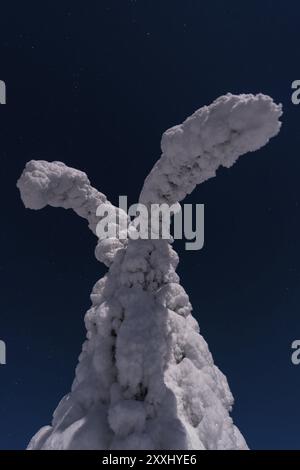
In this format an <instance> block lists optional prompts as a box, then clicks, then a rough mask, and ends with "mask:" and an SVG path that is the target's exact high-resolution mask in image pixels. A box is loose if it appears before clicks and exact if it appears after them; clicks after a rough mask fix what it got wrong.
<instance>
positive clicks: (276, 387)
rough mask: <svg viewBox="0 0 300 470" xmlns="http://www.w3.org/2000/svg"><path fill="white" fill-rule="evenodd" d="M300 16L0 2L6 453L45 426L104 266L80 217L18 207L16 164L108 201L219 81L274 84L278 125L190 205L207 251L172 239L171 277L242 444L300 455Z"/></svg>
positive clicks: (177, 5) (243, 7) (128, 187)
mask: <svg viewBox="0 0 300 470" xmlns="http://www.w3.org/2000/svg"><path fill="white" fill-rule="evenodd" d="M299 13H300V7H299V3H298V2H296V1H292V0H291V1H289V2H278V1H275V0H273V1H271V0H264V1H263V2H261V1H258V0H252V1H251V2H250V1H249V0H248V1H244V2H237V1H233V0H227V1H226V2H225V1H221V0H210V1H209V2H201V1H200V0H185V1H183V0H181V1H179V0H164V1H163V2H159V1H154V0H152V1H151V0H136V1H128V0H118V1H117V0H107V1H104V0H102V1H90V2H83V1H78V0H77V1H67V0H61V1H51V2H50V1H44V2H30V1H29V2H21V1H19V2H14V1H12V2H10V3H8V2H6V3H5V4H2V5H1V15H0V79H2V80H5V81H6V84H7V93H8V94H7V105H6V106H1V107H0V161H1V186H0V191H1V202H2V203H1V220H2V223H1V229H0V242H1V245H0V246H1V258H0V280H1V284H0V285H1V297H0V299H1V300H0V306H1V307H0V339H2V340H5V341H6V343H7V362H8V363H7V365H6V366H0V394H1V396H0V398H1V399H0V448H2V449H20V448H24V447H25V446H26V444H27V443H28V440H29V439H30V437H31V436H32V435H33V434H34V433H35V432H36V431H37V430H38V429H39V428H40V427H41V426H42V425H44V424H48V423H49V422H50V420H51V414H52V412H53V410H54V409H55V407H56V405H57V403H58V401H59V400H60V398H62V396H63V395H64V394H65V393H66V392H67V391H68V390H69V388H70V385H71V382H72V379H73V375H74V368H75V365H76V362H77V357H78V355H79V352H80V348H81V343H82V341H83V339H84V336H85V331H84V326H83V315H84V313H85V311H86V310H87V308H88V307H89V293H90V291H91V288H92V286H93V284H94V283H95V282H96V280H97V279H98V278H99V277H101V276H102V275H103V273H104V272H105V269H104V267H103V266H102V265H100V264H99V263H97V262H96V260H95V258H94V255H93V251H94V247H95V239H94V237H93V235H92V234H91V233H89V231H88V229H87V226H86V224H85V222H84V221H83V220H80V219H79V218H78V217H76V216H75V215H73V214H72V213H69V212H67V211H63V210H59V209H51V208H47V209H45V210H43V211H41V212H31V211H25V209H24V208H23V206H22V203H21V201H20V198H19V194H18V191H17V189H16V187H15V185H16V181H17V179H18V177H19V175H20V173H21V171H22V169H23V167H24V165H25V163H26V161H28V160H30V159H33V158H34V159H47V160H62V161H64V162H65V163H66V164H68V165H70V166H74V167H76V168H79V169H82V170H84V171H86V172H87V174H88V175H89V177H90V179H91V181H92V183H93V185H94V186H95V187H97V188H98V189H99V190H100V191H102V192H104V193H105V194H107V196H108V198H109V199H110V200H111V201H112V202H113V203H117V201H118V195H119V194H127V195H128V196H129V201H130V203H134V202H136V201H137V199H138V195H139V191H140V189H141V186H142V183H143V180H144V177H145V176H146V175H147V173H148V172H149V170H150V169H151V167H152V166H153V164H154V162H155V161H156V160H157V158H158V157H159V155H160V146H159V144H160V137H161V134H162V132H163V131H164V130H165V129H167V128H168V127H170V126H172V125H174V124H177V123H179V122H181V121H182V120H183V119H184V118H185V117H186V116H188V115H189V114H191V113H192V112H193V111H194V110H195V109H196V108H198V107H200V106H202V105H204V104H209V103H210V102H211V101H212V100H214V99H215V98H216V97H218V96H219V95H222V94H224V93H226V92H228V91H230V92H233V93H241V92H253V93H256V92H263V93H267V94H269V95H271V96H272V97H273V98H274V99H275V100H276V101H279V102H282V103H283V106H284V116H283V123H284V124H283V127H282V131H281V133H280V135H279V136H278V137H277V138H276V139H273V140H272V142H271V143H270V144H269V145H268V146H267V147H265V148H264V149H262V150H260V151H259V152H256V153H254V154H251V155H248V156H247V157H244V158H242V159H241V160H240V161H239V162H238V163H237V164H236V165H235V166H234V167H233V168H231V169H230V170H221V171H220V172H219V176H218V178H215V179H213V180H211V181H209V182H207V183H205V184H204V185H202V186H200V187H198V188H197V189H196V190H195V191H194V192H193V194H192V195H191V196H189V197H188V198H187V199H186V202H190V203H204V204H205V217H206V218H205V247H204V249H203V250H201V251H199V252H186V251H185V250H184V246H183V243H180V242H177V243H176V244H175V248H176V249H177V250H178V251H179V253H180V256H181V262H180V266H179V274H180V276H181V280H182V284H183V285H184V286H185V288H186V290H187V292H188V293H189V295H190V299H191V302H192V304H193V306H194V314H195V316H196V317H197V319H198V321H199V323H200V328H201V332H202V334H203V336H204V337H205V338H206V340H207V341H208V343H209V346H210V349H211V351H212V353H213V356H214V359H215V362H216V363H217V364H218V366H219V367H220V368H221V370H222V371H223V372H224V373H225V374H226V375H227V377H228V380H229V383H230V386H231V389H232V392H233V394H234V396H235V398H236V403H235V407H234V412H233V418H234V420H235V422H236V424H237V425H238V426H239V427H240V429H241V431H242V433H243V434H244V436H245V438H246V440H247V442H248V444H249V446H250V447H251V448H255V449H261V448H269V449H287V448H298V449H299V448H300V443H299V420H300V407H299V400H298V397H299V386H300V366H298V367H297V366H293V365H292V363H291V360H290V356H291V347H290V346H291V343H292V341H293V340H294V339H299V338H300V320H299V306H300V289H299V287H300V219H299V215H300V214H299V210H300V185H299V179H300V160H299V145H300V134H299V127H300V106H299V107H297V106H294V105H293V104H292V103H291V99H290V97H291V83H292V81H293V80H295V79H300V71H299V48H298V42H299Z"/></svg>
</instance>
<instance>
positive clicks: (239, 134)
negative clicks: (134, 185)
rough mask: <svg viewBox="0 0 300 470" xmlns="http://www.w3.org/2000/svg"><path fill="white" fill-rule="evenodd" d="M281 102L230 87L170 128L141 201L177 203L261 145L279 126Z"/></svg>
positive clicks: (146, 181)
mask: <svg viewBox="0 0 300 470" xmlns="http://www.w3.org/2000/svg"><path fill="white" fill-rule="evenodd" d="M281 114H282V109H281V105H276V104H275V103H274V102H273V100H272V98H270V97H269V96H266V95H262V94H258V95H252V94H242V95H232V94H230V93H228V94H227V95H225V96H222V97H220V98H218V99H217V100H216V101H214V102H213V103H212V104H211V105H210V106H204V107H203V108H200V109H198V110H197V111H196V112H195V113H194V114H192V116H190V117H188V118H187V119H186V120H185V121H184V122H183V123H182V124H180V125H178V126H175V127H172V128H171V129H169V130H167V131H166V132H165V133H164V134H163V136H162V141H161V148H162V152H163V153H162V156H161V158H160V160H159V161H158V162H157V163H156V165H155V166H154V167H153V169H152V171H151V172H150V174H149V175H148V177H147V178H146V180H145V183H144V186H143V189H142V192H141V195H140V202H142V203H144V204H150V203H168V204H173V203H175V202H178V201H181V200H182V199H184V198H185V196H186V195H187V194H189V193H191V192H192V191H193V189H194V188H195V186H196V185H197V184H200V183H202V182H203V181H206V180H207V179H209V178H212V177H214V176H215V175H216V170H217V169H218V167H219V166H224V167H227V168H228V167H230V166H231V165H233V164H234V163H235V162H236V161H237V159H238V158H239V157H240V156H241V155H244V154H245V153H247V152H253V151H255V150H258V149H259V148H261V147H263V146H264V145H265V144H267V142H268V141H269V140H270V138H272V137H274V136H275V135H276V134H277V133H278V132H279V130H280V126H281V122H280V121H279V118H280V116H281Z"/></svg>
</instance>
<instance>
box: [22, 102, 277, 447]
mask: <svg viewBox="0 0 300 470" xmlns="http://www.w3.org/2000/svg"><path fill="white" fill-rule="evenodd" d="M281 114H282V112H281V106H280V105H276V104H275V103H274V102H273V100H272V99H271V98H269V97H268V96H264V95H262V94H259V95H256V96H254V95H238V96H235V95H231V94H227V95H226V96H223V97H221V98H219V99H217V100H216V101H215V102H214V103H213V104H211V105H210V106H204V107H203V108H201V109H199V110H198V111H196V112H195V113H194V114H193V115H192V116H191V117H189V118H188V119H187V120H186V121H184V123H183V124H181V125H179V126H175V127H173V128H171V129H169V130H168V131H166V132H165V133H164V134H163V137H162V156H161V158H160V160H159V161H158V162H157V164H156V165H155V166H154V168H153V170H152V171H151V173H150V174H149V176H148V177H147V178H146V181H145V184H144V187H143V189H142V192H141V196H140V201H141V202H143V203H146V204H151V203H161V202H166V203H168V204H172V203H174V202H177V201H180V200H182V199H183V198H184V197H185V195H186V194H188V193H190V192H191V191H192V190H193V189H194V187H195V186H196V185H197V184H199V183H202V182H203V181H205V180H207V179H208V178H211V177H213V176H215V172H216V170H217V168H218V167H219V166H221V165H222V166H225V167H229V166H231V165H232V164H233V163H234V162H235V161H236V160H237V159H238V157H239V156H240V155H243V154H245V153H247V152H249V151H254V150H257V149H259V148H260V147H262V146H263V145H265V144H266V143H267V142H268V141H269V139H270V138H271V137H273V136H275V135H276V134H277V133H278V132H279V129H280V124H281V123H280V122H279V117H280V116H281ZM18 187H19V189H20V192H21V197H22V200H23V202H24V204H25V206H26V207H29V208H31V209H41V208H42V207H44V206H46V205H47V204H49V205H51V206H60V207H64V208H66V209H69V208H70V209H73V210H74V211H75V212H76V213H77V214H79V215H80V216H81V217H84V218H86V219H87V220H88V223H89V227H90V228H91V230H92V231H93V232H94V233H95V227H96V224H97V220H98V219H99V218H97V216H96V208H97V206H98V205H99V204H101V203H103V204H108V205H110V203H109V202H108V201H107V200H106V197H105V196H104V195H103V194H101V193H99V192H98V191H97V190H96V189H94V188H92V187H91V185H90V182H89V180H88V178H87V176H86V175H85V174H84V173H82V172H81V171H78V170H74V169H73V168H69V167H67V166H65V165H64V164H63V163H61V162H52V163H48V162H45V161H31V162H29V163H28V164H27V165H26V168H25V170H24V172H23V174H22V176H21V178H20V179H19V181H18ZM110 207H111V205H110ZM115 210H116V211H117V212H118V215H119V219H118V220H120V219H121V218H125V219H127V215H126V214H125V212H123V211H121V210H119V209H118V208H115ZM96 256H97V258H98V259H99V260H100V261H101V262H104V263H105V264H106V265H107V266H108V268H109V269H108V272H107V274H106V275H105V276H104V277H103V278H102V279H100V280H99V281H98V282H97V283H96V284H95V286H94V288H93V290H92V293H91V302H92V305H91V308H90V309H89V310H88V312H87V313H86V315H85V326H86V329H87V339H86V341H85V342H84V344H83V347H82V352H81V354H80V356H79V363H78V366H77V368H76V375H75V379H74V382H73V385H72V390H71V392H70V393H69V394H67V395H66V396H65V397H64V398H63V399H62V400H61V402H60V403H59V405H58V407H57V409H56V410H55V412H54V415H53V421H52V423H51V426H45V427H43V428H42V429H41V430H40V431H39V432H38V433H37V434H36V435H35V436H34V437H33V438H32V440H31V442H30V443H29V446H28V449H147V450H148V449H149V450H150V449H153V450H154V449H155V450H160V449H169V450H174V449H182V450H185V449H247V445H246V442H245V440H244V438H243V437H242V435H241V433H240V432H239V430H238V429H237V427H236V426H235V425H234V424H233V422H232V419H231V417H230V415H229V413H230V411H231V408H232V405H233V398H232V395H231V392H230V390H229V387H228V383H227V380H226V377H225V376H224V375H223V374H222V372H220V370H219V369H218V368H217V367H216V366H215V365H214V362H213V359H212V356H211V354H210V352H209V349H208V346H207V344H206V342H205V340H204V339H203V337H202V336H201V335H200V333H199V327H198V323H197V321H196V320H195V319H194V317H193V316H192V314H191V310H192V307H191V305H190V302H189V298H188V295H187V294H186V293H185V291H184V289H183V288H182V287H181V285H180V282H179V277H178V275H177V274H176V272H175V270H176V266H177V263H178V256H177V254H176V253H175V251H174V250H173V249H172V247H171V243H170V242H169V241H167V240H162V239H161V240H128V241H127V240H118V239H117V238H111V239H103V240H98V245H97V248H96Z"/></svg>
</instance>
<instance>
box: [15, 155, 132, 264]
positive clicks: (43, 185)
mask: <svg viewBox="0 0 300 470" xmlns="http://www.w3.org/2000/svg"><path fill="white" fill-rule="evenodd" d="M17 187H18V188H19V190H20V193H21V198H22V201H23V203H24V205H25V207H27V208H29V209H36V210H37V209H42V208H43V207H45V206H47V205H49V206H53V207H62V208H64V209H73V210H74V211H75V212H76V214H78V215H79V216H80V217H83V218H84V219H86V220H87V221H88V223H89V228H90V229H91V230H92V232H93V233H94V234H96V226H97V223H98V222H99V220H100V218H99V217H98V216H97V214H96V212H97V208H98V207H99V206H100V205H101V204H106V205H109V206H110V207H113V208H114V209H115V210H116V211H117V212H120V209H119V208H115V207H114V206H113V205H112V204H111V203H110V202H109V201H108V200H107V198H106V196H105V195H104V194H102V193H100V192H99V191H97V189H95V188H93V187H92V186H91V184H90V181H89V179H88V177H87V175H86V174H85V173H84V172H83V171H79V170H76V169H74V168H70V167H68V166H66V165H65V164H64V163H62V162H47V161H44V160H31V161H30V162H28V163H27V164H26V167H25V169H24V171H23V173H22V175H21V177H20V179H19V181H18V183H17ZM124 215H125V217H126V214H125V213H124ZM123 245H124V243H123V242H122V241H120V240H117V239H107V240H99V243H98V245H97V248H96V252H95V254H96V258H97V259H98V260H99V261H101V262H103V263H104V264H106V265H107V266H110V264H111V263H112V260H113V258H114V256H115V254H116V252H117V251H118V249H120V248H123Z"/></svg>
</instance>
